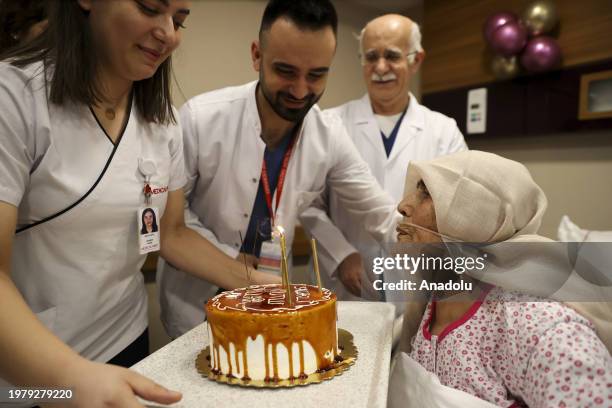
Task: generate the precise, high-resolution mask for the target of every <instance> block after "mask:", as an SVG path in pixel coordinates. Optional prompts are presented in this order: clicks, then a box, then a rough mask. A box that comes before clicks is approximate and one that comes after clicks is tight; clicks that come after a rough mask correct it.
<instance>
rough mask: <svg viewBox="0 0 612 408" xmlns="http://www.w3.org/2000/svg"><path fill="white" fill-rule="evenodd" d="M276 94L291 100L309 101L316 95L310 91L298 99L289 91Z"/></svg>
mask: <svg viewBox="0 0 612 408" xmlns="http://www.w3.org/2000/svg"><path fill="white" fill-rule="evenodd" d="M278 96H280V97H282V98H283V99H287V100H289V101H291V102H310V101H312V100H313V99H314V98H315V97H316V95H315V94H312V93H311V94H308V95H306V96H305V97H303V98H302V99H298V98H296V97H294V96H293V95H291V94H290V93H289V92H279V93H278Z"/></svg>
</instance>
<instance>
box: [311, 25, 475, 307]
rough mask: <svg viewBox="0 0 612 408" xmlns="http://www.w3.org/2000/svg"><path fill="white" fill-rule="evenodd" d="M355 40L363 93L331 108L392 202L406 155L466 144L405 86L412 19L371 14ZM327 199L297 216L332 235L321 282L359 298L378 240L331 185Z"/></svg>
mask: <svg viewBox="0 0 612 408" xmlns="http://www.w3.org/2000/svg"><path fill="white" fill-rule="evenodd" d="M359 43H360V56H361V65H362V67H363V76H364V80H365V83H366V86H367V91H368V93H367V94H366V95H364V96H363V97H362V98H361V99H357V100H353V101H350V102H348V103H346V104H344V105H341V106H338V107H336V108H334V109H332V111H335V112H336V113H337V114H339V115H340V116H341V117H342V119H343V122H344V125H345V127H346V129H347V131H348V133H349V135H350V136H351V139H352V140H353V142H354V143H355V145H356V146H357V149H358V150H359V152H360V154H361V155H362V157H363V158H364V160H365V161H366V162H367V163H368V165H369V166H370V169H371V170H372V173H373V174H374V176H375V177H376V179H377V180H378V182H379V183H380V185H381V186H382V187H383V188H384V189H385V191H387V193H389V194H390V195H391V197H392V198H393V199H394V201H395V202H398V203H399V201H400V200H401V198H402V194H403V191H402V190H403V185H404V179H405V178H406V171H407V168H408V163H409V162H410V161H411V160H428V159H433V158H434V157H438V156H443V155H446V154H450V153H454V152H457V151H461V150H466V149H467V146H466V144H465V141H464V139H463V135H462V134H461V132H460V131H459V129H458V128H457V125H456V123H455V121H454V120H453V119H451V118H448V117H446V116H444V115H442V114H440V113H438V112H433V111H431V110H429V109H427V108H426V107H424V106H423V105H421V104H419V102H418V101H417V100H416V98H415V97H414V95H412V93H410V91H409V88H410V83H411V81H412V79H413V78H414V76H415V75H416V73H417V72H418V70H419V67H420V66H421V63H422V62H423V60H424V58H425V51H424V50H423V47H422V46H421V32H420V30H419V26H418V25H417V24H416V23H414V22H412V21H411V20H410V19H409V18H407V17H404V16H401V15H397V14H388V15H384V16H381V17H378V18H375V19H374V20H372V21H370V22H369V23H368V24H367V25H366V26H365V27H364V29H363V30H362V31H361V35H360V38H359ZM326 199H327V200H326V203H327V208H325V209H320V208H317V209H315V208H311V209H309V210H307V211H306V212H305V213H304V214H303V216H302V217H301V222H302V224H303V226H304V227H305V228H306V230H307V231H308V232H309V233H310V234H311V235H313V236H314V237H317V236H321V235H322V234H325V235H326V236H327V237H328V241H329V235H330V234H335V239H334V242H335V243H336V244H335V245H334V246H333V247H329V246H327V247H326V248H321V250H320V254H319V257H320V259H319V264H320V266H321V269H322V270H323V271H324V273H322V275H323V279H324V280H326V282H325V284H326V286H327V287H330V288H333V289H335V290H336V292H337V294H338V297H339V298H341V299H355V298H354V297H366V296H367V295H368V294H371V293H372V285H371V282H372V280H373V278H372V273H371V271H372V260H373V258H375V257H377V256H381V248H380V245H379V244H377V243H376V242H375V241H374V240H372V239H371V238H370V237H369V236H368V235H367V234H366V233H365V232H364V230H363V228H362V226H361V224H360V223H359V222H358V220H357V222H356V220H354V219H349V217H348V216H347V214H346V211H344V209H343V208H342V206H341V205H340V204H339V200H338V197H337V196H336V195H335V194H334V193H333V192H330V193H329V196H328V197H326ZM366 272H367V273H366ZM391 278H392V277H386V279H391ZM395 278H397V277H395ZM379 295H380V294H379ZM387 300H393V299H389V298H388V299H387Z"/></svg>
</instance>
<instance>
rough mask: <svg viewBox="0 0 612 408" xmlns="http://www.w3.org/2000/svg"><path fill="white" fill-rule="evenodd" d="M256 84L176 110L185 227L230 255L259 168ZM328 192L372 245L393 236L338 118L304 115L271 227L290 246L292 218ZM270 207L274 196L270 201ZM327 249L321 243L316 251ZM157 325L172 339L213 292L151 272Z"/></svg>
mask: <svg viewBox="0 0 612 408" xmlns="http://www.w3.org/2000/svg"><path fill="white" fill-rule="evenodd" d="M256 86H257V82H251V83H249V84H246V85H242V86H238V87H231V88H225V89H221V90H217V91H214V92H209V93H205V94H202V95H200V96H197V97H195V98H193V99H191V100H190V101H189V102H187V103H186V104H185V105H184V106H183V107H182V108H181V123H182V125H183V134H184V143H185V163H186V167H187V177H188V184H187V187H186V191H187V192H188V193H190V196H189V200H188V201H189V204H190V208H191V211H192V212H189V211H188V212H187V213H186V216H185V218H186V222H187V224H188V225H189V226H190V227H191V228H193V229H195V230H197V231H199V232H200V233H201V234H202V235H204V236H205V237H207V238H208V239H209V240H210V241H211V242H212V243H213V244H215V245H216V246H217V247H219V248H220V249H221V250H223V251H224V252H225V253H226V254H228V255H229V256H231V257H236V256H237V254H238V251H239V249H240V234H239V232H242V236H245V235H246V230H247V227H248V224H249V219H250V216H251V211H252V209H253V203H254V201H255V195H256V193H257V189H258V187H259V178H260V175H261V167H262V162H263V156H264V150H265V148H266V145H265V143H264V142H263V140H262V139H261V137H260V135H261V123H260V119H259V114H258V111H257V104H256V100H255V90H256ZM326 186H329V188H330V189H331V190H333V191H335V192H336V193H337V196H338V199H339V200H340V201H341V202H343V203H344V206H345V208H347V211H350V212H351V213H352V214H354V215H355V216H356V217H358V218H359V219H360V222H362V223H363V224H364V229H365V230H367V231H369V232H370V233H371V234H373V235H374V236H375V237H376V238H377V239H378V240H381V241H384V240H386V239H388V238H389V237H392V236H393V229H394V223H393V219H392V217H389V215H390V214H391V209H392V208H393V207H394V204H393V202H392V201H391V198H390V197H389V196H388V195H387V194H386V193H385V192H384V191H383V190H382V189H381V188H380V186H379V185H378V183H377V182H376V180H375V179H374V178H373V177H372V174H371V173H370V171H369V169H368V166H367V165H366V164H365V162H364V161H363V160H362V159H361V158H360V156H359V153H358V152H357V150H356V149H355V146H354V145H353V143H351V141H350V139H349V137H348V135H347V134H346V130H345V129H344V126H343V125H342V122H341V121H340V118H339V117H337V116H336V115H334V114H331V113H325V112H321V110H320V109H319V108H318V107H317V106H313V108H312V109H311V110H310V111H309V113H308V114H307V115H306V117H305V118H304V123H303V126H302V129H301V132H300V135H299V138H298V140H297V141H296V144H295V148H294V151H293V154H292V156H291V160H290V161H289V167H288V169H287V175H286V178H285V182H284V190H283V194H282V198H281V202H280V205H279V207H278V212H277V214H276V215H275V218H276V224H277V225H282V226H283V227H284V228H285V231H286V232H287V236H286V240H287V246H288V248H290V247H291V243H292V242H293V235H294V228H295V225H296V222H297V217H298V214H299V213H300V212H301V211H302V210H304V209H306V208H308V207H309V206H310V205H311V203H312V201H313V200H315V199H318V198H319V197H320V195H321V193H322V192H323V190H324V189H325V188H326ZM273 203H276V194H275V195H274V197H273ZM326 245H331V244H330V243H329V242H327V240H325V237H321V239H320V240H319V247H323V246H326ZM158 282H159V283H160V303H161V308H162V321H163V322H164V324H165V326H166V330H167V331H168V333H169V334H170V335H171V336H173V337H176V336H179V335H181V334H182V333H184V332H185V331H187V330H189V329H191V328H192V327H194V326H195V325H197V324H199V323H201V322H202V321H203V320H204V303H205V301H206V300H207V299H208V298H209V297H211V296H212V295H213V294H214V293H215V292H216V290H217V287H215V286H213V285H211V284H209V283H208V282H205V281H203V280H198V279H196V278H193V277H191V276H190V275H187V274H186V273H184V272H181V271H178V270H176V269H174V268H173V267H172V266H171V265H167V264H166V265H163V264H160V265H159V267H158Z"/></svg>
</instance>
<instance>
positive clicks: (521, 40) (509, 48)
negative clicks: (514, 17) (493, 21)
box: [491, 21, 527, 57]
mask: <svg viewBox="0 0 612 408" xmlns="http://www.w3.org/2000/svg"><path fill="white" fill-rule="evenodd" d="M525 44H527V27H525V26H524V25H523V24H522V23H521V22H520V21H512V22H509V23H506V24H504V25H503V26H501V27H498V28H497V29H496V30H495V31H494V32H493V35H492V37H491V48H492V49H493V51H495V52H496V53H498V54H501V55H503V56H504V57H511V56H513V55H516V54H518V53H519V52H521V50H522V49H523V48H524V47H525Z"/></svg>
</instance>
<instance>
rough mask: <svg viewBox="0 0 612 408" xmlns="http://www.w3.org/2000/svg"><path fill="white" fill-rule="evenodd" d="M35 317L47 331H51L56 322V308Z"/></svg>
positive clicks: (39, 313)
mask: <svg viewBox="0 0 612 408" xmlns="http://www.w3.org/2000/svg"><path fill="white" fill-rule="evenodd" d="M36 317H37V318H38V320H40V322H41V323H42V324H44V325H45V327H46V328H47V329H49V330H51V331H53V329H54V328H55V321H56V320H57V306H53V307H51V308H49V309H47V310H43V311H42V312H38V313H36Z"/></svg>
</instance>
